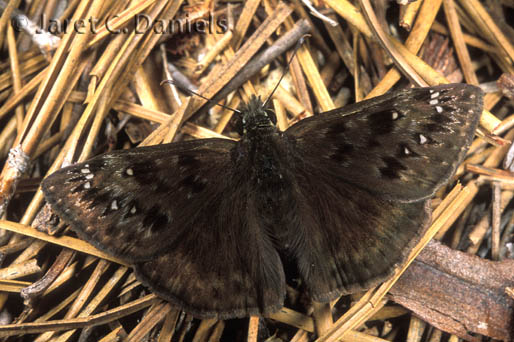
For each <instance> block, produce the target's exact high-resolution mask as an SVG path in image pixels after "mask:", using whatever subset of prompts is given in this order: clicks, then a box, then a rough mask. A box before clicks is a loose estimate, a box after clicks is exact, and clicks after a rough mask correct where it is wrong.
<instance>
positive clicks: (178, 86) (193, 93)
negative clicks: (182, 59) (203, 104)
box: [161, 80, 241, 114]
mask: <svg viewBox="0 0 514 342" xmlns="http://www.w3.org/2000/svg"><path fill="white" fill-rule="evenodd" d="M165 83H169V84H173V85H174V86H175V87H177V88H179V89H180V90H182V91H183V92H184V93H188V94H189V95H196V96H198V97H201V98H202V99H204V100H207V101H209V102H210V103H212V104H215V105H216V106H220V107H223V108H225V109H228V110H231V111H233V112H234V113H239V114H241V111H240V110H237V109H234V108H230V107H228V106H225V105H222V104H221V103H216V102H214V101H213V100H211V99H209V98H207V97H205V96H203V95H200V94H198V93H197V92H194V91H192V90H191V89H187V88H185V87H183V86H181V85H180V84H178V83H176V82H175V81H173V80H164V81H162V82H161V86H162V85H163V84H165Z"/></svg>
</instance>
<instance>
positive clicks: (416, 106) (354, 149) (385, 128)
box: [285, 84, 482, 202]
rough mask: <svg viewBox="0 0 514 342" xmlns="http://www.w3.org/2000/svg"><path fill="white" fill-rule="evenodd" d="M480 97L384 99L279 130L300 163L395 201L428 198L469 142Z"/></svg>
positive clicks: (475, 91)
mask: <svg viewBox="0 0 514 342" xmlns="http://www.w3.org/2000/svg"><path fill="white" fill-rule="evenodd" d="M481 111H482V91H481V90H480V89H479V88H477V87H474V86H470V85H464V84H451V85H441V86H436V87H430V88H414V89H409V90H403V91H399V92H392V93H388V94H385V95H382V96H379V97H376V98H373V99H371V100H367V101H362V102H359V103H356V104H354V105H350V106H346V107H343V108H339V109H336V110H333V111H330V112H326V113H322V114H320V115H317V116H314V117H311V118H308V119H305V120H302V121H300V122H298V123H297V124H295V125H293V126H292V127H290V128H289V129H288V130H286V132H285V135H286V136H288V137H289V138H290V139H291V140H292V141H293V142H294V144H295V148H296V150H297V151H298V153H299V154H301V155H302V158H303V160H306V161H309V162H312V163H316V164H319V165H320V166H321V167H322V168H323V169H325V170H328V171H329V172H332V173H333V174H334V176H336V179H337V180H338V181H339V180H342V181H346V182H351V183H353V184H354V185H357V186H359V187H361V188H364V189H367V190H369V191H371V192H372V193H374V194H376V195H379V196H382V197H384V198H388V199H392V200H399V201H403V202H411V201H417V200H420V199H424V198H429V197H431V196H433V194H434V193H435V190H436V189H437V188H438V187H439V186H440V185H441V184H443V183H444V182H446V181H447V180H448V177H449V176H450V175H451V174H452V173H453V172H454V170H455V169H456V167H457V165H459V164H460V162H461V161H462V159H463V158H464V155H465V153H466V151H467V147H468V146H469V144H470V143H471V140H472V138H473V135H474V131H475V128H476V126H477V124H478V119H479V117H480V113H481Z"/></svg>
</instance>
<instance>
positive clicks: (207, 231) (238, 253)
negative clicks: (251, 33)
mask: <svg viewBox="0 0 514 342" xmlns="http://www.w3.org/2000/svg"><path fill="white" fill-rule="evenodd" d="M241 112H242V113H241V116H242V118H241V119H242V138H241V140H240V141H238V142H235V141H231V140H224V139H204V140H193V141H183V142H178V143H172V144H166V145H158V146H152V147H143V148H136V149H132V150H123V151H115V152H111V153H106V154H104V155H100V156H97V157H94V158H92V159H90V160H89V161H87V162H85V163H80V164H76V165H72V166H69V167H66V168H63V169H61V170H59V171H57V172H55V173H54V174H52V175H50V176H49V177H47V178H46V179H45V180H44V181H43V192H44V194H45V197H46V199H47V201H48V203H50V205H51V206H52V209H53V210H54V211H55V212H56V213H57V214H58V215H59V216H60V217H62V218H63V219H64V220H65V221H66V222H67V223H69V224H70V226H71V228H72V229H73V230H74V231H75V232H77V234H78V235H79V236H80V237H81V238H82V239H84V240H86V241H89V242H90V243H92V244H93V245H95V246H96V247H98V248H99V249H101V250H103V251H106V252H107V253H110V254H112V255H114V256H116V257H118V258H120V259H122V260H125V261H126V262H127V263H130V264H132V265H133V266H134V269H135V272H136V275H137V277H138V279H139V280H141V282H142V283H143V284H145V285H146V286H148V287H149V288H150V289H151V290H152V291H153V292H155V293H156V294H157V295H159V296H160V297H162V298H164V299H166V300H168V301H170V302H172V303H175V304H176V305H178V306H180V307H181V308H183V309H184V310H185V311H187V312H189V313H191V314H193V315H195V316H197V317H199V318H207V317H218V318H222V319H227V318H232V317H242V316H247V315H253V314H263V315H266V314H268V313H271V312H274V311H276V310H278V309H279V308H281V307H282V305H283V301H284V296H285V285H286V280H285V275H284V274H285V273H284V267H283V262H282V261H283V260H284V259H287V260H288V261H289V262H291V261H292V263H293V264H294V265H296V267H297V271H298V273H299V274H300V276H301V278H302V279H303V282H304V284H305V287H306V289H307V290H308V292H309V293H310V295H311V297H312V298H313V299H314V300H316V301H329V300H332V299H334V298H336V297H337V296H339V295H341V294H346V293H350V292H354V291H358V290H363V289H366V288H369V287H370V286H372V285H375V284H377V283H378V282H380V281H383V280H384V279H385V278H386V277H388V276H389V275H390V274H391V272H392V270H393V269H394V266H395V265H396V264H398V263H401V262H402V261H403V260H404V258H405V256H406V255H407V253H408V252H409V250H410V249H411V247H412V246H413V244H414V243H415V242H416V241H417V240H418V238H419V237H420V234H421V233H422V232H423V230H424V228H425V227H426V226H427V224H428V221H429V217H430V214H429V210H428V209H427V208H428V207H427V203H428V201H427V199H429V198H430V197H432V196H433V195H434V193H435V191H436V190H437V189H438V188H439V187H440V186H441V185H442V184H443V183H444V182H446V181H447V180H448V179H449V178H450V177H451V176H452V174H453V173H454V171H455V168H456V167H457V165H459V163H460V162H461V161H462V159H463V158H464V155H465V154H466V151H467V148H468V146H469V144H470V143H471V141H472V138H473V134H474V131H475V129H476V127H477V124H478V120H479V117H480V114H481V112H482V92H481V90H480V89H479V88H477V87H474V86H470V85H464V84H450V85H442V86H437V87H430V88H416V89H410V90H402V91H397V92H391V93H389V94H386V95H383V96H380V97H376V98H373V99H371V100H367V101H362V102H360V103H357V104H354V105H351V106H347V107H344V108H339V109H336V110H333V111H330V112H327V113H322V114H319V115H316V116H314V117H311V118H308V119H305V120H302V121H300V122H298V123H297V124H295V125H293V126H292V127H290V128H289V129H287V130H286V131H285V132H280V131H279V130H278V129H277V128H276V127H275V117H274V114H273V113H272V112H271V111H268V110H266V109H265V108H263V104H262V102H261V101H260V100H259V99H258V98H252V99H251V101H250V102H249V103H248V105H247V106H245V107H243V108H242V109H241Z"/></svg>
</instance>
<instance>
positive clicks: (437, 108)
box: [435, 106, 443, 113]
mask: <svg viewBox="0 0 514 342" xmlns="http://www.w3.org/2000/svg"><path fill="white" fill-rule="evenodd" d="M435 110H436V111H437V112H438V113H442V112H443V107H441V106H435Z"/></svg>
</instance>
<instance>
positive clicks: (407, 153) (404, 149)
mask: <svg viewBox="0 0 514 342" xmlns="http://www.w3.org/2000/svg"><path fill="white" fill-rule="evenodd" d="M403 153H405V155H406V156H408V155H409V154H410V150H409V149H408V148H407V147H404V148H403Z"/></svg>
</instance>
